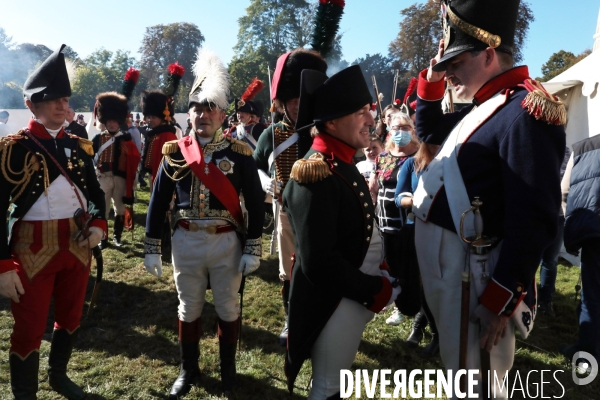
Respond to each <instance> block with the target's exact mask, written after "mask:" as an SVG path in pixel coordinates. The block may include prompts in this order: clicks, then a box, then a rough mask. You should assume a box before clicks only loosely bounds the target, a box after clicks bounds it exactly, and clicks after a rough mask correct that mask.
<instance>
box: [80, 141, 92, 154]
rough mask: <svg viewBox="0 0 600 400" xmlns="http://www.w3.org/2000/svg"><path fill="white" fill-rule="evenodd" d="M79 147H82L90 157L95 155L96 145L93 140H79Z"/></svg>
mask: <svg viewBox="0 0 600 400" xmlns="http://www.w3.org/2000/svg"><path fill="white" fill-rule="evenodd" d="M79 147H81V149H82V150H83V151H85V152H86V153H87V154H88V156H93V155H94V145H93V143H92V141H91V140H88V139H84V138H79Z"/></svg>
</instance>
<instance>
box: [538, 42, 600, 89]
mask: <svg viewBox="0 0 600 400" xmlns="http://www.w3.org/2000/svg"><path fill="white" fill-rule="evenodd" d="M591 52H592V51H591V50H590V49H587V50H585V51H584V52H583V53H581V54H579V55H577V56H576V55H575V54H573V53H571V52H570V51H565V50H561V51H558V52H556V53H554V54H552V55H551V56H550V58H549V59H548V61H547V62H546V63H545V64H544V65H542V74H544V75H543V76H542V77H538V78H536V80H539V81H541V82H546V81H549V80H550V79H552V78H554V77H555V76H557V75H560V74H561V73H563V72H564V71H566V70H567V69H569V68H571V67H572V66H573V65H575V64H577V63H578V62H579V61H581V60H583V59H584V58H585V57H587V56H588V55H590V54H591Z"/></svg>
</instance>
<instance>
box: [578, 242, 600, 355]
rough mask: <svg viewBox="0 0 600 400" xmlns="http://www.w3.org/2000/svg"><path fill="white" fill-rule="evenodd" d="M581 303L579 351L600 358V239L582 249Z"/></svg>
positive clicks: (588, 243) (587, 243)
mask: <svg viewBox="0 0 600 400" xmlns="http://www.w3.org/2000/svg"><path fill="white" fill-rule="evenodd" d="M581 282H582V284H581V285H582V290H581V303H580V305H579V307H578V311H579V342H578V344H579V346H578V347H579V349H580V350H583V351H587V352H589V353H591V354H592V355H593V356H594V357H596V358H598V357H600V239H592V240H589V241H587V242H586V243H584V245H583V246H582V248H581Z"/></svg>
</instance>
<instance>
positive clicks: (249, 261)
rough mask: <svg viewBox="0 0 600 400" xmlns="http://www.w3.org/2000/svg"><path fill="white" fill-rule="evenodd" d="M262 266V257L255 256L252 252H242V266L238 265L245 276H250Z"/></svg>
mask: <svg viewBox="0 0 600 400" xmlns="http://www.w3.org/2000/svg"><path fill="white" fill-rule="evenodd" d="M258 267H260V257H259V256H253V255H252V254H242V259H241V260H240V266H239V267H238V271H240V273H242V274H244V276H248V275H249V274H251V273H253V272H254V271H256V270H257V269H258Z"/></svg>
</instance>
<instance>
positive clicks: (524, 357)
mask: <svg viewBox="0 0 600 400" xmlns="http://www.w3.org/2000/svg"><path fill="white" fill-rule="evenodd" d="M148 199H149V193H148V191H147V190H146V191H140V192H139V202H138V203H137V204H136V206H135V212H136V214H137V216H136V223H137V227H136V229H135V241H132V239H131V234H130V233H126V234H124V242H125V246H124V247H122V248H120V249H115V248H114V247H111V248H109V249H108V250H105V251H104V262H105V267H104V268H105V270H104V282H103V284H102V285H103V286H102V290H101V293H100V295H99V297H98V303H97V307H96V308H95V309H94V310H93V312H92V314H91V316H90V317H88V318H85V317H84V319H83V320H82V323H81V332H80V335H79V339H78V341H77V344H76V349H75V351H74V353H73V357H72V359H71V362H70V364H69V368H70V369H69V374H70V376H71V378H72V379H73V380H74V381H75V382H76V383H78V384H80V385H82V386H83V387H84V389H85V390H86V391H87V392H89V393H90V394H91V395H90V396H88V398H91V399H160V398H165V397H166V395H167V393H168V392H169V390H170V387H171V385H172V383H173V382H174V380H175V378H176V377H177V375H178V373H179V365H178V363H179V351H178V346H177V294H176V291H175V286H174V282H173V277H172V267H171V264H170V260H169V259H167V258H166V257H165V259H164V268H163V277H162V278H161V279H156V278H155V277H154V276H152V275H150V274H148V273H147V272H146V271H145V270H144V268H143V266H142V261H143V245H142V239H143V236H144V227H143V225H144V221H145V211H146V208H147V204H148ZM111 226H112V225H111ZM111 232H112V231H111ZM264 241H265V246H264V249H265V256H264V257H263V260H262V265H261V268H260V269H259V270H258V271H257V273H255V274H254V275H252V276H250V277H248V279H247V283H246V291H245V297H244V326H243V328H242V350H241V351H239V352H238V357H237V365H238V382H239V389H238V391H237V392H236V398H239V399H257V400H258V399H260V400H263V399H267V400H270V399H302V398H305V397H306V396H307V394H308V391H307V387H308V383H309V381H310V362H307V363H306V365H305V366H304V368H303V369H302V371H301V373H300V375H299V377H298V379H297V381H296V388H295V391H294V395H293V396H292V395H289V394H288V391H287V389H286V383H285V376H284V373H283V360H284V350H283V349H282V348H281V347H280V346H279V345H278V343H277V337H278V334H279V331H280V330H281V327H282V324H283V319H284V313H283V308H282V306H281V296H280V294H279V289H280V284H279V280H278V277H277V276H278V262H277V258H276V257H275V256H269V255H267V254H266V250H267V249H268V237H265V238H264ZM578 272H579V270H578V269H577V268H573V267H569V266H566V265H563V264H561V265H560V266H559V275H558V280H557V293H556V297H555V308H556V312H557V314H558V318H556V319H553V320H550V319H547V318H544V317H543V316H540V317H538V319H537V320H536V325H535V329H534V331H533V333H532V335H531V336H530V338H529V339H528V340H527V341H522V340H519V341H518V342H517V351H516V357H515V367H514V369H513V372H512V375H514V371H516V370H518V371H519V372H520V375H521V377H522V378H523V382H524V383H523V384H524V385H525V377H526V375H527V373H528V372H529V371H530V370H542V369H545V370H552V371H555V370H559V369H562V370H565V371H566V372H565V373H564V374H560V375H559V379H560V381H561V383H562V385H563V386H564V387H565V390H566V395H565V396H564V397H563V398H565V399H585V400H588V399H594V398H600V393H599V391H598V389H599V387H600V385H599V384H598V382H599V381H600V378H598V379H597V380H596V382H594V385H589V386H587V387H579V386H576V385H574V384H573V382H572V380H571V372H570V367H569V366H568V364H567V362H566V361H565V360H564V358H563V357H562V356H561V355H559V354H558V352H557V350H556V348H557V345H558V344H559V343H562V342H567V343H570V342H573V341H574V340H575V339H576V338H577V320H576V315H575V301H574V286H575V283H576V281H577V278H578ZM94 276H95V269H94V271H93V272H92V276H91V277H90V281H89V284H88V295H87V301H86V305H85V307H84V315H85V313H87V311H88V304H89V303H88V302H89V298H90V295H91V290H92V288H93V284H94V281H95V279H94ZM389 315H390V312H389V311H388V312H387V313H384V314H378V315H376V316H375V318H374V319H373V321H372V322H371V323H369V324H368V325H367V328H366V330H365V333H364V336H363V342H362V343H361V346H360V349H359V354H358V355H357V357H356V360H355V362H354V365H353V366H352V369H353V370H354V369H359V368H360V369H369V370H372V369H375V368H378V369H381V368H385V369H392V370H396V369H407V370H411V369H414V368H419V369H426V368H433V369H440V368H442V364H441V361H440V359H439V358H435V359H432V360H423V359H421V358H420V357H419V356H418V350H414V349H410V348H408V347H407V346H406V345H405V344H404V340H405V339H406V337H407V336H408V334H409V332H410V328H411V321H410V320H408V319H406V320H405V321H404V322H403V323H402V324H401V325H399V326H398V327H392V326H389V325H386V324H385V319H386V318H387V317H388V316H389ZM457 318H458V317H457ZM202 321H203V328H204V331H205V334H204V337H203V339H202V341H201V343H200V353H201V356H200V369H201V373H202V377H201V379H200V381H199V382H198V385H197V386H195V387H194V388H193V390H192V392H191V393H190V394H189V395H188V396H187V397H186V399H223V398H225V397H223V395H222V393H221V390H220V377H219V368H218V357H219V352H218V341H217V337H216V313H215V310H214V307H213V305H212V297H211V295H210V293H209V295H208V302H207V304H206V306H205V308H204V312H203V314H202ZM11 332H12V316H11V313H10V303H9V301H8V300H6V299H1V300H0V399H10V398H12V397H11V392H10V385H9V366H8V349H9V346H10V343H9V338H10V334H11ZM51 332H52V318H51V317H50V318H49V321H48V325H47V331H46V335H45V337H44V341H43V342H42V346H41V349H40V353H41V357H40V364H41V365H40V374H39V381H40V390H39V392H38V398H39V399H57V398H59V396H58V395H57V394H56V393H55V392H53V391H52V390H51V389H50V387H49V385H48V383H47V374H46V367H47V361H48V353H49V347H50V344H49V342H48V340H49V339H50V337H51ZM429 339H430V337H429V335H427V336H426V343H427V342H428V341H429ZM426 343H423V344H422V346H423V345H425V344H426ZM538 376H539V375H538ZM548 377H549V378H548ZM546 378H547V379H546V380H548V381H552V382H554V380H553V379H552V377H551V376H550V375H546ZM511 382H512V380H511ZM516 393H517V394H516V395H515V396H514V397H513V398H522V396H521V395H520V392H516ZM561 393H562V389H561V388H560V386H558V385H557V384H554V385H552V384H547V385H546V386H545V387H544V396H550V397H552V396H560V395H561ZM532 394H533V393H532ZM361 398H362V399H364V398H367V397H366V394H365V392H364V388H363V393H362V396H361ZM376 398H378V397H376Z"/></svg>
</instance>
